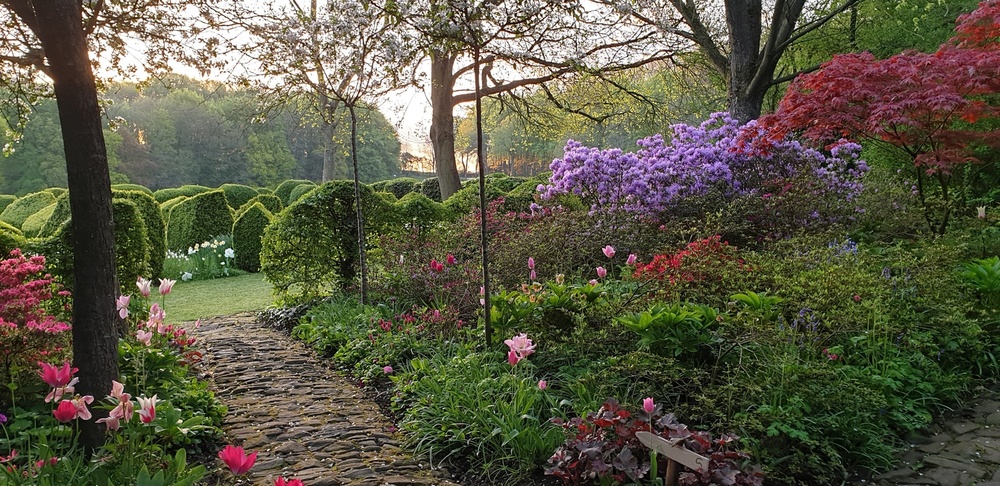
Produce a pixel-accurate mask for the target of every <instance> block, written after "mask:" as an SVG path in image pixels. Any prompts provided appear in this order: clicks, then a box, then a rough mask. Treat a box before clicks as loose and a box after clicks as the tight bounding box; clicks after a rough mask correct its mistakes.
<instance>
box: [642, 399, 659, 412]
mask: <svg viewBox="0 0 1000 486" xmlns="http://www.w3.org/2000/svg"><path fill="white" fill-rule="evenodd" d="M642 410H643V411H644V412H646V413H653V410H656V404H655V403H653V398H652V397H646V398H643V399H642Z"/></svg>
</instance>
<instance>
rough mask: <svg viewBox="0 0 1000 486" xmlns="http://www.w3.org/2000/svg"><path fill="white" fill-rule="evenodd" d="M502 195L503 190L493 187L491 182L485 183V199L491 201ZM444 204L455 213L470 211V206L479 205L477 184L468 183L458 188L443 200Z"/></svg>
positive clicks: (476, 206) (475, 206)
mask: <svg viewBox="0 0 1000 486" xmlns="http://www.w3.org/2000/svg"><path fill="white" fill-rule="evenodd" d="M503 195H504V191H501V190H499V189H497V188H496V187H494V186H493V185H492V184H486V201H487V203H488V202H489V201H493V200H494V199H497V198H499V197H502V196H503ZM444 206H445V207H446V208H448V209H449V210H451V211H452V212H453V213H455V214H467V213H468V212H469V211H472V208H478V207H479V184H469V185H468V186H465V187H463V188H462V189H459V191H458V192H456V193H455V194H452V195H451V197H449V198H448V200H447V201H445V202H444Z"/></svg>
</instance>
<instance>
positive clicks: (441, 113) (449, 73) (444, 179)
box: [430, 51, 461, 201]
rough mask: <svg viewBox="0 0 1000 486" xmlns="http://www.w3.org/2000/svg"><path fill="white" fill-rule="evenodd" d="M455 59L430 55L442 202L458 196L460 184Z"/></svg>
mask: <svg viewBox="0 0 1000 486" xmlns="http://www.w3.org/2000/svg"><path fill="white" fill-rule="evenodd" d="M454 68H455V55H454V54H452V53H450V52H441V51H433V52H431V133H430V136H431V147H432V148H433V149H434V165H435V166H436V167H437V176H438V184H440V186H441V200H442V201H443V200H445V199H448V196H451V195H452V194H454V193H456V192H458V190H459V189H460V188H461V180H460V179H459V177H458V165H457V164H456V162H455V114H454V112H453V110H454V107H455V103H454V100H453V99H452V96H453V94H454V88H455V74H454Z"/></svg>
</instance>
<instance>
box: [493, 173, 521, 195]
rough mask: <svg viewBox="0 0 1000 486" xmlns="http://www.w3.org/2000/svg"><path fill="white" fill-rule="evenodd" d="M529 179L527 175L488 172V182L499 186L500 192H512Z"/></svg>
mask: <svg viewBox="0 0 1000 486" xmlns="http://www.w3.org/2000/svg"><path fill="white" fill-rule="evenodd" d="M527 180H528V178H527V177H517V176H509V175H507V174H504V173H502V172H493V173H491V174H486V183H487V184H489V185H491V186H493V187H495V188H497V189H498V190H499V191H500V192H510V191H512V190H513V189H514V188H515V187H517V186H519V185H521V184H522V183H524V182H526V181H527Z"/></svg>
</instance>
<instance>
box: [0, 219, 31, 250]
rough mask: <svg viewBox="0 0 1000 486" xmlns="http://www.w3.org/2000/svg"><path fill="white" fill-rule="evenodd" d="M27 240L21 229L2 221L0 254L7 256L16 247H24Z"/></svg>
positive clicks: (0, 223)
mask: <svg viewBox="0 0 1000 486" xmlns="http://www.w3.org/2000/svg"><path fill="white" fill-rule="evenodd" d="M25 243H26V240H25V239H24V236H22V235H21V231H20V230H19V229H17V228H15V227H13V226H11V225H9V224H7V223H3V222H0V255H2V256H3V258H7V256H8V255H10V251H11V250H13V249H14V248H24V247H25Z"/></svg>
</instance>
